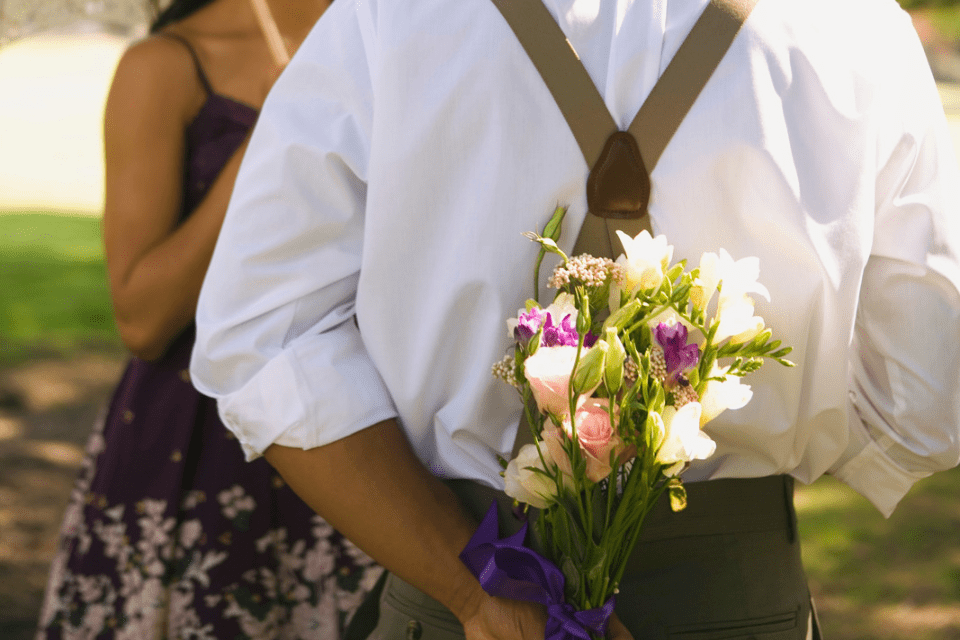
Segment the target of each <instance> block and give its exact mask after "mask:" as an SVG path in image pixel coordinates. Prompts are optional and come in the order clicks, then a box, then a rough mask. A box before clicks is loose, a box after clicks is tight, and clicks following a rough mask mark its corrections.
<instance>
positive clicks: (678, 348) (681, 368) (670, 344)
mask: <svg viewBox="0 0 960 640" xmlns="http://www.w3.org/2000/svg"><path fill="white" fill-rule="evenodd" d="M653 337H654V338H656V340H657V343H658V344H659V345H660V346H661V347H662V348H663V358H664V360H666V362H667V385H668V386H671V387H672V386H673V385H675V384H676V383H677V382H678V381H679V380H680V376H681V375H682V374H683V373H685V372H687V371H689V370H690V369H692V368H693V367H695V366H696V365H697V363H698V362H699V361H700V347H698V346H697V345H695V344H687V328H686V327H685V326H684V325H683V324H681V323H679V322H678V323H676V324H675V325H673V326H670V325H668V324H666V323H663V322H661V323H660V324H658V325H657V326H656V328H655V329H654V330H653Z"/></svg>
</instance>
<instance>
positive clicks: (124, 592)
mask: <svg viewBox="0 0 960 640" xmlns="http://www.w3.org/2000/svg"><path fill="white" fill-rule="evenodd" d="M103 448H104V439H103V436H102V433H101V430H100V429H97V430H95V432H94V434H93V436H92V437H91V438H90V441H89V444H88V448H87V455H86V457H85V459H84V462H83V465H82V469H81V473H80V476H79V478H78V481H77V484H76V487H75V489H74V491H73V493H72V495H71V499H70V502H69V505H68V508H67V511H66V514H65V517H64V522H63V526H62V532H61V533H62V535H61V545H60V549H59V552H58V554H57V556H56V558H55V559H54V562H53V564H52V567H51V576H50V584H49V586H48V591H47V595H46V600H45V603H44V607H43V611H42V615H41V620H40V631H39V632H38V636H37V637H38V639H39V638H63V639H64V640H93V639H101V638H115V639H117V640H125V639H129V640H150V639H160V638H164V639H166V638H177V639H184V640H221V639H222V638H229V639H231V640H233V639H243V638H250V639H254V638H256V639H257V640H265V639H277V640H301V639H302V640H314V639H317V640H320V639H322V640H331V639H336V638H339V637H341V636H342V634H343V631H344V629H345V628H346V625H347V623H348V622H349V619H350V616H351V615H352V614H353V612H354V611H355V610H356V608H357V607H358V606H359V604H360V602H361V601H362V600H363V598H364V596H365V595H366V593H367V592H369V590H370V589H371V588H372V587H373V585H374V583H375V582H376V580H377V579H378V577H379V576H380V573H381V571H382V569H381V568H380V567H379V566H377V565H376V564H375V563H374V562H373V560H372V559H371V558H370V557H369V556H367V555H366V554H364V553H363V552H362V551H360V550H359V549H357V547H356V546H354V545H353V544H351V543H349V542H348V541H346V540H345V539H344V538H343V537H342V536H341V535H340V534H339V533H338V532H337V531H336V530H334V529H333V527H332V526H330V525H329V524H328V523H327V522H326V521H324V520H323V519H322V518H320V517H319V516H316V515H314V516H313V517H312V518H311V520H310V522H309V526H308V527H306V529H307V530H308V531H309V535H307V536H305V537H304V536H301V537H298V538H294V537H292V535H291V533H290V530H289V528H288V527H283V526H278V527H274V528H270V529H268V530H266V531H265V532H260V535H254V534H252V533H251V530H250V523H251V516H252V515H253V514H254V513H255V511H256V509H257V504H256V501H255V499H254V498H253V496H251V495H249V494H248V493H247V492H246V490H245V489H244V487H243V486H241V485H240V484H232V485H230V486H228V487H225V488H224V489H222V490H220V491H219V492H217V493H216V495H215V500H214V501H213V503H212V505H213V506H211V501H210V500H209V497H208V496H207V494H206V492H204V491H200V490H190V491H187V492H186V493H185V494H184V496H183V499H182V500H181V501H180V504H179V506H178V508H176V509H174V508H171V505H170V504H169V503H168V501H166V500H161V499H153V498H143V499H141V500H139V501H138V502H136V504H134V505H132V508H130V505H124V504H109V503H108V501H107V499H106V497H105V496H102V495H97V494H95V493H93V492H91V491H90V487H91V479H92V478H93V474H94V470H95V466H96V459H97V456H98V455H99V454H100V453H101V452H102V451H103ZM274 488H275V489H276V488H284V487H283V483H282V481H281V480H280V479H279V478H278V477H275V478H274ZM284 489H285V488H284ZM285 490H289V489H285ZM211 514H215V516H216V518H218V521H217V522H216V525H217V526H216V527H215V528H210V520H211ZM251 536H253V537H252V539H251ZM241 540H243V541H244V544H245V546H246V547H248V550H247V551H245V552H244V554H246V553H250V554H253V555H254V556H255V557H254V558H250V557H245V558H243V559H242V563H243V564H242V566H244V567H248V569H247V570H245V571H243V572H242V573H241V574H240V575H238V576H236V578H235V579H233V580H231V581H229V583H226V584H222V582H221V581H222V580H223V575H224V572H223V570H224V569H226V568H230V564H231V557H232V554H238V553H240V552H239V550H238V549H237V548H236V546H237V545H238V543H239V541H241ZM234 562H236V560H234ZM91 567H98V568H99V569H100V573H96V572H93V571H91ZM249 567H253V568H249ZM218 584H219V585H221V586H220V587H219V588H217V585H218Z"/></svg>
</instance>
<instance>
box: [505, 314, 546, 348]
mask: <svg viewBox="0 0 960 640" xmlns="http://www.w3.org/2000/svg"><path fill="white" fill-rule="evenodd" d="M549 317H550V316H549V315H548V314H547V312H546V311H544V310H543V309H541V308H540V307H533V308H532V309H530V310H529V311H521V312H520V315H519V316H517V317H516V318H514V319H513V323H512V324H513V330H512V332H511V335H512V336H513V338H514V339H515V340H516V341H517V342H519V343H520V344H526V343H528V342H529V341H530V338H532V337H533V336H535V335H537V332H538V331H540V327H541V326H543V322H544V320H545V319H547V318H549ZM510 324H511V322H510V321H507V326H508V327H509V326H510Z"/></svg>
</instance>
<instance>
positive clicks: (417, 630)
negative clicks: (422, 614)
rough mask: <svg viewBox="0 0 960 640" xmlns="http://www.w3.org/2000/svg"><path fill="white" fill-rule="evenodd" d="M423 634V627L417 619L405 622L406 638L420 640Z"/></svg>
mask: <svg viewBox="0 0 960 640" xmlns="http://www.w3.org/2000/svg"><path fill="white" fill-rule="evenodd" d="M422 635H423V627H422V626H421V625H420V621H419V620H411V621H410V622H408V623H407V640H420V636H422Z"/></svg>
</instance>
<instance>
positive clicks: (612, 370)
mask: <svg viewBox="0 0 960 640" xmlns="http://www.w3.org/2000/svg"><path fill="white" fill-rule="evenodd" d="M605 333H606V335H604V337H603V341H604V342H605V343H606V344H607V345H609V350H608V351H607V358H606V363H605V365H604V368H603V381H604V383H605V384H606V385H607V391H609V392H610V393H616V392H617V391H619V390H620V385H622V384H623V363H624V362H625V361H626V359H627V351H626V349H624V347H623V343H622V342H621V341H620V336H618V335H617V330H616V329H614V328H613V327H608V328H607V329H606V332H605Z"/></svg>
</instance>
